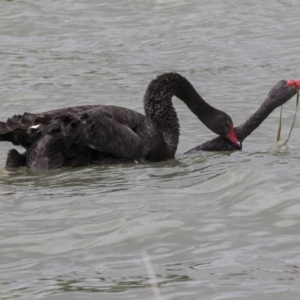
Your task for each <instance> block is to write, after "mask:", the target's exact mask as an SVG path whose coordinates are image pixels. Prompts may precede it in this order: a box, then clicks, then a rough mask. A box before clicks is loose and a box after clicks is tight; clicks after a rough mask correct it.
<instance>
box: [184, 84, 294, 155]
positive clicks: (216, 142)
mask: <svg viewBox="0 0 300 300" xmlns="http://www.w3.org/2000/svg"><path fill="white" fill-rule="evenodd" d="M299 87H300V79H299V80H289V81H286V80H280V81H279V82H278V83H277V84H276V85H275V86H274V87H273V88H272V89H271V90H270V92H269V94H268V96H267V98H266V100H265V101H264V102H263V103H262V105H261V106H260V108H259V109H258V110H257V111H256V112H255V113H254V114H253V115H252V116H251V117H250V118H249V119H248V120H247V121H246V122H244V123H243V124H241V125H240V126H238V127H235V132H236V135H237V138H238V140H239V142H240V143H241V145H240V146H239V147H237V146H235V145H234V144H232V143H228V142H227V140H226V139H224V138H222V137H217V138H215V139H213V140H210V141H208V142H205V143H203V144H201V145H199V146H197V147H195V148H193V149H190V150H188V151H186V152H185V154H190V153H196V152H198V151H233V150H241V149H242V142H243V141H244V140H245V139H246V137H247V136H249V135H250V134H251V133H252V132H253V131H254V130H255V129H256V128H257V127H258V126H259V125H260V124H261V123H262V122H263V121H264V120H265V119H266V118H267V117H268V116H269V115H270V113H271V112H272V111H273V110H274V109H275V108H277V107H278V106H281V105H283V104H284V103H286V102H287V101H288V100H290V99H291V98H292V97H293V96H294V95H295V94H296V92H297V90H299Z"/></svg>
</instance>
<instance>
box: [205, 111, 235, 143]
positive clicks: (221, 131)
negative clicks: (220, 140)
mask: <svg viewBox="0 0 300 300" xmlns="http://www.w3.org/2000/svg"><path fill="white" fill-rule="evenodd" d="M206 126H207V127H208V128H209V129H210V130H211V131H213V132H214V133H216V134H218V135H220V136H222V137H224V138H226V139H227V140H229V141H230V142H232V143H233V144H234V145H236V146H238V147H241V143H240V142H239V140H238V138H237V136H236V132H235V130H234V127H233V122H232V120H231V118H230V117H229V116H228V115H227V114H226V113H225V112H223V111H221V110H218V109H216V110H215V111H214V112H213V116H211V117H210V118H209V120H207V122H206Z"/></svg>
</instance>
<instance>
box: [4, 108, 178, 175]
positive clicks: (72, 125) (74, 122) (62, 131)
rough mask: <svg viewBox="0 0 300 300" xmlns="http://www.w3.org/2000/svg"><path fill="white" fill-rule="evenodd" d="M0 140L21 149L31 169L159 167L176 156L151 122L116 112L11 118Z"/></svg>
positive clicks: (137, 115)
mask: <svg viewBox="0 0 300 300" xmlns="http://www.w3.org/2000/svg"><path fill="white" fill-rule="evenodd" d="M0 140H2V141H10V142H12V143H13V144H14V145H20V146H23V147H24V148H25V149H26V152H25V153H24V155H25V157H26V163H25V164H26V165H27V166H28V167H30V168H34V169H53V168H58V167H60V166H62V165H73V166H80V165H87V164H106V163H120V162H134V161H135V160H141V159H144V160H148V161H158V160H161V159H166V158H168V157H170V156H172V155H174V154H172V153H170V151H168V149H167V148H168V147H167V145H166V143H165V141H164V137H163V134H162V132H161V131H160V130H159V128H158V126H157V125H156V124H155V123H154V122H153V121H152V120H151V119H149V118H148V117H146V116H144V115H142V114H140V113H137V112H135V111H132V110H130V109H127V108H123V107H117V106H105V105H95V106H93V105H89V106H77V107H69V108H63V109H58V110H53V111H48V112H45V113H39V114H30V113H24V115H15V116H13V117H12V118H10V119H8V120H7V122H5V123H4V122H0ZM13 154H15V151H13ZM14 161H15V158H14V156H13V157H12V158H11V159H10V157H8V161H7V167H10V166H11V167H15V164H16V162H14ZM22 162H24V160H23V161H22Z"/></svg>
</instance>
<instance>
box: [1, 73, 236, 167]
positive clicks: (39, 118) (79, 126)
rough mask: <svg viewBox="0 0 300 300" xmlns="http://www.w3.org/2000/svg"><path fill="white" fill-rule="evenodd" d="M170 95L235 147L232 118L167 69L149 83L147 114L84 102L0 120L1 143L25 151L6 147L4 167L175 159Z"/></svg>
mask: <svg viewBox="0 0 300 300" xmlns="http://www.w3.org/2000/svg"><path fill="white" fill-rule="evenodd" d="M174 95H175V96H177V97H178V98H179V99H181V100H182V101H183V102H184V103H185V104H186V105H187V106H188V107H189V109H190V110H191V111H192V112H193V113H194V114H195V115H196V116H197V117H198V118H199V120H200V121H201V122H203V124H204V125H206V126H207V127H208V128H209V129H210V130H212V131H213V132H215V133H216V134H218V135H220V136H222V137H224V138H225V139H227V140H228V141H230V143H232V144H234V145H236V146H237V147H239V145H240V143H239V141H238V139H237V137H236V133H235V130H234V127H233V124H232V120H231V118H230V117H229V116H228V115H227V114H226V113H224V112H223V111H220V110H218V109H215V108H214V107H212V106H210V105H209V104H208V103H206V102H205V101H204V100H203V99H202V98H201V96H200V95H199V94H198V93H197V91H196V90H195V89H194V87H193V86H192V85H191V83H190V82H189V81H188V80H187V79H185V78H184V77H183V76H181V75H180V74H178V73H166V74H162V75H160V76H158V77H157V78H156V79H154V80H152V81H151V82H150V84H149V86H148V87H147V90H146V93H145V96H144V109H145V114H146V116H144V115H142V114H140V113H138V112H135V111H132V110H130V109H128V108H124V107H117V106H106V105H86V106H77V107H69V108H62V109H57V110H52V111H48V112H43V113H37V114H35V113H34V114H32V113H24V114H23V115H15V116H13V117H12V118H9V119H8V120H7V121H6V122H0V141H10V142H12V143H13V144H14V145H21V146H23V147H24V148H25V149H26V152H25V153H24V154H20V153H18V152H17V151H16V150H14V149H12V150H10V151H9V153H8V157H7V161H6V166H7V167H19V166H28V167H29V168H33V169H53V168H58V167H61V166H62V165H72V166H82V165H87V164H107V163H120V162H132V161H140V160H143V161H161V160H165V159H169V158H173V157H174V155H175V152H176V150H177V145H178V141H179V121H178V118H177V114H176V111H175V109H174V106H173V104H172V97H173V96H174Z"/></svg>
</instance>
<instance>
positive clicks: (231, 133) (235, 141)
mask: <svg viewBox="0 0 300 300" xmlns="http://www.w3.org/2000/svg"><path fill="white" fill-rule="evenodd" d="M225 137H226V139H227V140H229V141H230V142H232V143H233V144H235V145H236V146H238V147H239V148H241V143H240V142H239V140H238V138H237V136H236V133H235V130H234V127H233V124H230V131H229V133H228V134H227V135H226V136H225Z"/></svg>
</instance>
